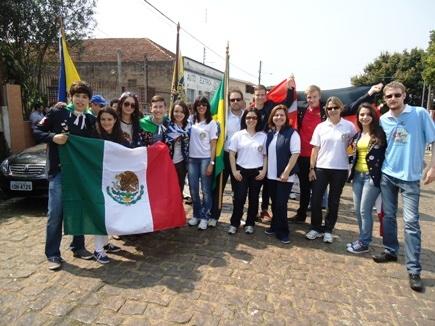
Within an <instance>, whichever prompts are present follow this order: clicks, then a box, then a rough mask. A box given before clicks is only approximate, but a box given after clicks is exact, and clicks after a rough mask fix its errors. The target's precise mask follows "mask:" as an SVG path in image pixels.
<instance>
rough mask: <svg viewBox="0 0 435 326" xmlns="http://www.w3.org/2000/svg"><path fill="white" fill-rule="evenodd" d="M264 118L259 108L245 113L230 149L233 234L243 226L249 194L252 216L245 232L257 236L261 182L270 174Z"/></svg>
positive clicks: (250, 215)
mask: <svg viewBox="0 0 435 326" xmlns="http://www.w3.org/2000/svg"><path fill="white" fill-rule="evenodd" d="M260 119H261V115H260V113H259V112H258V110H257V109H255V108H250V109H247V110H245V112H243V115H242V119H241V123H240V124H241V130H240V131H237V132H236V133H235V134H234V135H233V136H232V137H231V141H230V144H229V147H228V148H229V150H230V165H231V172H232V173H233V176H234V178H235V179H236V183H235V186H236V187H235V189H234V207H233V214H232V215H231V225H230V227H229V229H228V233H229V234H235V233H236V232H237V229H238V228H239V226H240V220H241V219H242V215H243V206H244V205H245V201H246V196H247V195H248V194H249V195H248V201H249V202H248V216H247V219H246V224H245V232H246V233H247V234H252V233H254V225H255V217H256V216H257V213H258V195H259V193H260V188H261V184H262V182H261V180H263V179H264V177H265V175H266V171H267V161H266V149H265V145H266V133H264V132H263V131H261V126H260V124H259V121H260ZM236 155H237V161H236Z"/></svg>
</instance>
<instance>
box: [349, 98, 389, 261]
mask: <svg viewBox="0 0 435 326" xmlns="http://www.w3.org/2000/svg"><path fill="white" fill-rule="evenodd" d="M356 115H357V124H358V127H359V129H360V132H358V133H357V134H356V135H355V136H354V138H353V149H354V154H353V161H352V170H351V174H350V177H349V180H353V181H352V189H353V202H354V204H355V214H356V218H357V220H358V226H359V232H360V234H359V238H358V239H357V240H355V241H353V242H352V243H348V244H347V251H349V252H351V253H354V254H360V253H364V252H368V251H369V245H370V242H371V241H372V230H373V216H372V211H373V206H374V205H375V202H376V198H377V197H378V195H379V194H380V192H381V189H380V181H381V168H382V163H383V162H384V157H385V148H386V139H385V133H384V131H383V130H382V128H381V127H380V126H379V118H378V114H377V113H376V111H375V109H374V108H373V107H372V106H371V105H370V104H368V103H362V104H361V105H360V106H359V108H358V111H357V113H356Z"/></svg>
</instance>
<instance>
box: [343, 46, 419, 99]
mask: <svg viewBox="0 0 435 326" xmlns="http://www.w3.org/2000/svg"><path fill="white" fill-rule="evenodd" d="M424 58H425V52H424V50H422V49H417V48H415V49H412V50H411V51H407V50H404V51H403V52H402V53H393V54H390V53H388V52H385V53H381V54H380V55H379V57H377V58H376V59H375V60H374V61H373V62H372V63H369V64H368V65H367V66H366V67H365V68H364V73H363V74H361V75H357V76H353V77H352V78H351V83H352V85H354V86H360V85H371V84H375V83H379V82H383V83H388V82H390V81H392V80H398V81H400V82H402V83H403V84H404V85H405V87H406V88H407V92H408V102H409V103H410V104H415V105H417V104H418V105H419V104H421V93H422V90H423V78H422V74H423V68H424Z"/></svg>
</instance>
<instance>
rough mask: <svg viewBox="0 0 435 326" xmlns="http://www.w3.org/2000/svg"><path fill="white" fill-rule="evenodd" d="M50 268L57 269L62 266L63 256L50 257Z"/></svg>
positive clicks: (48, 260)
mask: <svg viewBox="0 0 435 326" xmlns="http://www.w3.org/2000/svg"><path fill="white" fill-rule="evenodd" d="M47 262H48V269H49V270H51V271H57V270H58V269H60V268H61V267H62V258H61V257H50V258H48V259H47Z"/></svg>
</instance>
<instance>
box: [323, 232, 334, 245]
mask: <svg viewBox="0 0 435 326" xmlns="http://www.w3.org/2000/svg"><path fill="white" fill-rule="evenodd" d="M332 241H333V238H332V233H329V232H325V235H324V236H323V242H325V243H332Z"/></svg>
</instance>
